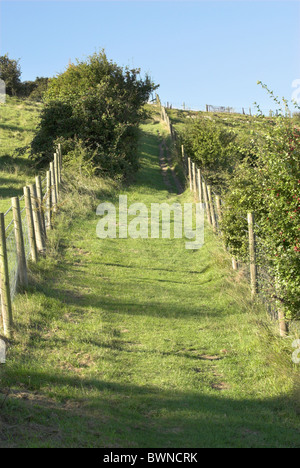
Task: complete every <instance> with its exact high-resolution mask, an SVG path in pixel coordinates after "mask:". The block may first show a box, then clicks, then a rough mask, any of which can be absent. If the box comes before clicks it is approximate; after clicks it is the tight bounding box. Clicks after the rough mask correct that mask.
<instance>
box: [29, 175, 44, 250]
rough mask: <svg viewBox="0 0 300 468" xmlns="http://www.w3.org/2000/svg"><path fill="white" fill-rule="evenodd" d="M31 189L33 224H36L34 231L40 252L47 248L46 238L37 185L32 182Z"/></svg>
mask: <svg viewBox="0 0 300 468" xmlns="http://www.w3.org/2000/svg"><path fill="white" fill-rule="evenodd" d="M29 189H30V196H31V205H32V214H33V224H34V231H35V238H36V245H37V249H38V251H39V252H41V253H42V252H44V251H45V249H46V245H45V239H44V236H43V230H42V220H41V217H40V212H39V208H38V200H37V193H36V185H35V184H31V185H30V186H29Z"/></svg>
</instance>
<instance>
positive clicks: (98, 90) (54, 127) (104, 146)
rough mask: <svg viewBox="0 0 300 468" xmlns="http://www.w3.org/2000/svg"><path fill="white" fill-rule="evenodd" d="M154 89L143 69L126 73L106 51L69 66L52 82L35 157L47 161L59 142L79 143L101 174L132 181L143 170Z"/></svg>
mask: <svg viewBox="0 0 300 468" xmlns="http://www.w3.org/2000/svg"><path fill="white" fill-rule="evenodd" d="M155 88H156V87H155V86H154V84H153V83H152V82H151V80H150V78H149V77H148V76H146V78H145V79H144V80H142V79H141V78H139V70H138V69H134V70H129V69H127V68H125V69H123V68H121V67H119V66H118V65H116V64H115V63H113V62H112V61H109V60H108V59H107V57H106V55H105V53H104V52H101V53H100V54H94V55H92V56H91V57H89V58H88V60H87V61H85V62H79V61H78V62H77V64H76V65H70V66H69V68H68V69H67V70H66V71H65V72H64V73H62V74H60V75H58V76H57V77H56V78H53V79H52V80H50V83H49V86H48V89H47V91H46V93H45V108H44V110H43V111H42V115H41V122H40V125H39V131H38V133H37V135H36V137H35V138H34V140H33V142H32V152H33V155H34V157H35V158H36V159H38V160H40V161H43V162H44V161H48V160H49V159H50V158H51V157H52V153H53V149H54V144H55V142H56V141H57V138H61V139H66V140H69V139H74V140H75V139H79V140H81V141H82V142H83V144H84V146H85V148H86V149H87V151H88V152H89V153H90V155H91V157H92V159H93V163H94V165H95V167H97V168H98V170H99V171H100V172H101V173H102V174H107V175H109V176H118V177H126V176H128V175H129V174H130V173H132V172H134V171H135V170H136V169H137V167H138V161H137V151H136V149H137V126H138V124H139V122H140V120H141V118H142V117H143V115H144V114H143V110H142V107H143V105H144V103H145V102H146V101H147V100H148V98H149V95H150V93H151V92H152V91H153V90H154V89H155Z"/></svg>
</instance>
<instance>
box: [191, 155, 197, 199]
mask: <svg viewBox="0 0 300 468" xmlns="http://www.w3.org/2000/svg"><path fill="white" fill-rule="evenodd" d="M192 173H193V191H194V194H195V196H197V187H196V165H195V163H194V162H193V163H192Z"/></svg>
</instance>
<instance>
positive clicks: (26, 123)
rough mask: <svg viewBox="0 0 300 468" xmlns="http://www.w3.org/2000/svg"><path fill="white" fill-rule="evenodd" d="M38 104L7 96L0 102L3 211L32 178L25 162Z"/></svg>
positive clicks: (32, 171) (30, 167)
mask: <svg viewBox="0 0 300 468" xmlns="http://www.w3.org/2000/svg"><path fill="white" fill-rule="evenodd" d="M40 109H41V104H38V103H34V102H31V101H26V100H21V99H17V98H10V97H8V96H7V100H6V103H5V104H0V210H1V211H6V210H7V209H8V208H9V206H10V198H11V197H14V196H20V195H22V193H23V187H24V186H25V185H27V184H28V183H29V182H31V181H32V180H33V179H34V176H35V175H36V170H35V168H34V165H33V164H32V161H29V159H28V154H29V151H28V149H26V148H27V147H28V145H29V144H30V142H31V140H32V137H33V134H34V131H35V129H36V126H37V124H38V118H39V114H40Z"/></svg>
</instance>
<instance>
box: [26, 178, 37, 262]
mask: <svg viewBox="0 0 300 468" xmlns="http://www.w3.org/2000/svg"><path fill="white" fill-rule="evenodd" d="M24 199H25V210H26V219H27V225H28V234H29V243H30V254H31V260H32V261H33V262H34V263H36V262H37V260H38V251H37V246H36V238H35V231H34V222H33V214H32V205H31V196H30V189H29V187H24Z"/></svg>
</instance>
